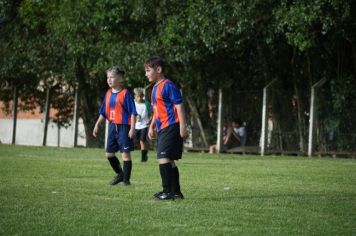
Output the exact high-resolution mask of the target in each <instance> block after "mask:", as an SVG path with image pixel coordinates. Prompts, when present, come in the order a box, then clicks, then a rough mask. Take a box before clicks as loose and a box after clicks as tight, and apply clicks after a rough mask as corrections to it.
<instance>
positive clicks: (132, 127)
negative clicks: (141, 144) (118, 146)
mask: <svg viewBox="0 0 356 236" xmlns="http://www.w3.org/2000/svg"><path fill="white" fill-rule="evenodd" d="M135 126H136V116H135V115H131V128H130V131H129V138H134V137H135Z"/></svg>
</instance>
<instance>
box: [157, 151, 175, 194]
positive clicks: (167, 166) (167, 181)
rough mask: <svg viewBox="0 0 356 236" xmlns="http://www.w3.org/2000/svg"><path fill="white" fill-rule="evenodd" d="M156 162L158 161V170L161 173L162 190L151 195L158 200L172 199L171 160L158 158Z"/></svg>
mask: <svg viewBox="0 0 356 236" xmlns="http://www.w3.org/2000/svg"><path fill="white" fill-rule="evenodd" d="M158 162H159V171H160V174H161V179H162V187H163V190H162V192H159V193H156V194H155V195H153V196H154V197H155V198H156V199H159V200H168V199H172V195H171V186H172V177H173V172H172V164H171V160H170V159H168V158H160V159H158Z"/></svg>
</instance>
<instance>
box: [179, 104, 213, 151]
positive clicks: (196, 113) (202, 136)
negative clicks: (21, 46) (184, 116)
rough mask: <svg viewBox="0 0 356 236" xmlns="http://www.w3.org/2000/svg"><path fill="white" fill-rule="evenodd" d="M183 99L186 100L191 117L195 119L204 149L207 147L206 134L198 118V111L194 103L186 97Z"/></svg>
mask: <svg viewBox="0 0 356 236" xmlns="http://www.w3.org/2000/svg"><path fill="white" fill-rule="evenodd" d="M185 99H186V101H187V103H188V106H189V109H190V111H191V112H192V115H193V117H194V118H195V119H196V121H197V123H198V127H199V131H200V136H201V138H202V140H203V143H204V146H205V147H209V144H208V141H207V139H206V134H205V131H204V128H203V125H202V122H201V119H200V117H199V113H198V109H197V107H196V105H195V103H194V102H193V101H191V100H190V99H189V98H188V97H186V98H185Z"/></svg>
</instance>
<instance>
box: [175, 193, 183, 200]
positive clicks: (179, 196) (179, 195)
mask: <svg viewBox="0 0 356 236" xmlns="http://www.w3.org/2000/svg"><path fill="white" fill-rule="evenodd" d="M173 197H174V199H184V196H183V193H181V192H180V193H175V194H174V196H173Z"/></svg>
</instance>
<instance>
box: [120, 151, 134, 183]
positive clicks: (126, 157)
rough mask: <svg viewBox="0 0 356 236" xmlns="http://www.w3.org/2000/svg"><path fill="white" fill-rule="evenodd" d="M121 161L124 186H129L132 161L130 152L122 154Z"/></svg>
mask: <svg viewBox="0 0 356 236" xmlns="http://www.w3.org/2000/svg"><path fill="white" fill-rule="evenodd" d="M122 159H123V161H124V185H126V186H128V185H130V184H131V183H130V178H131V170H132V160H131V154H130V152H123V153H122Z"/></svg>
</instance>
